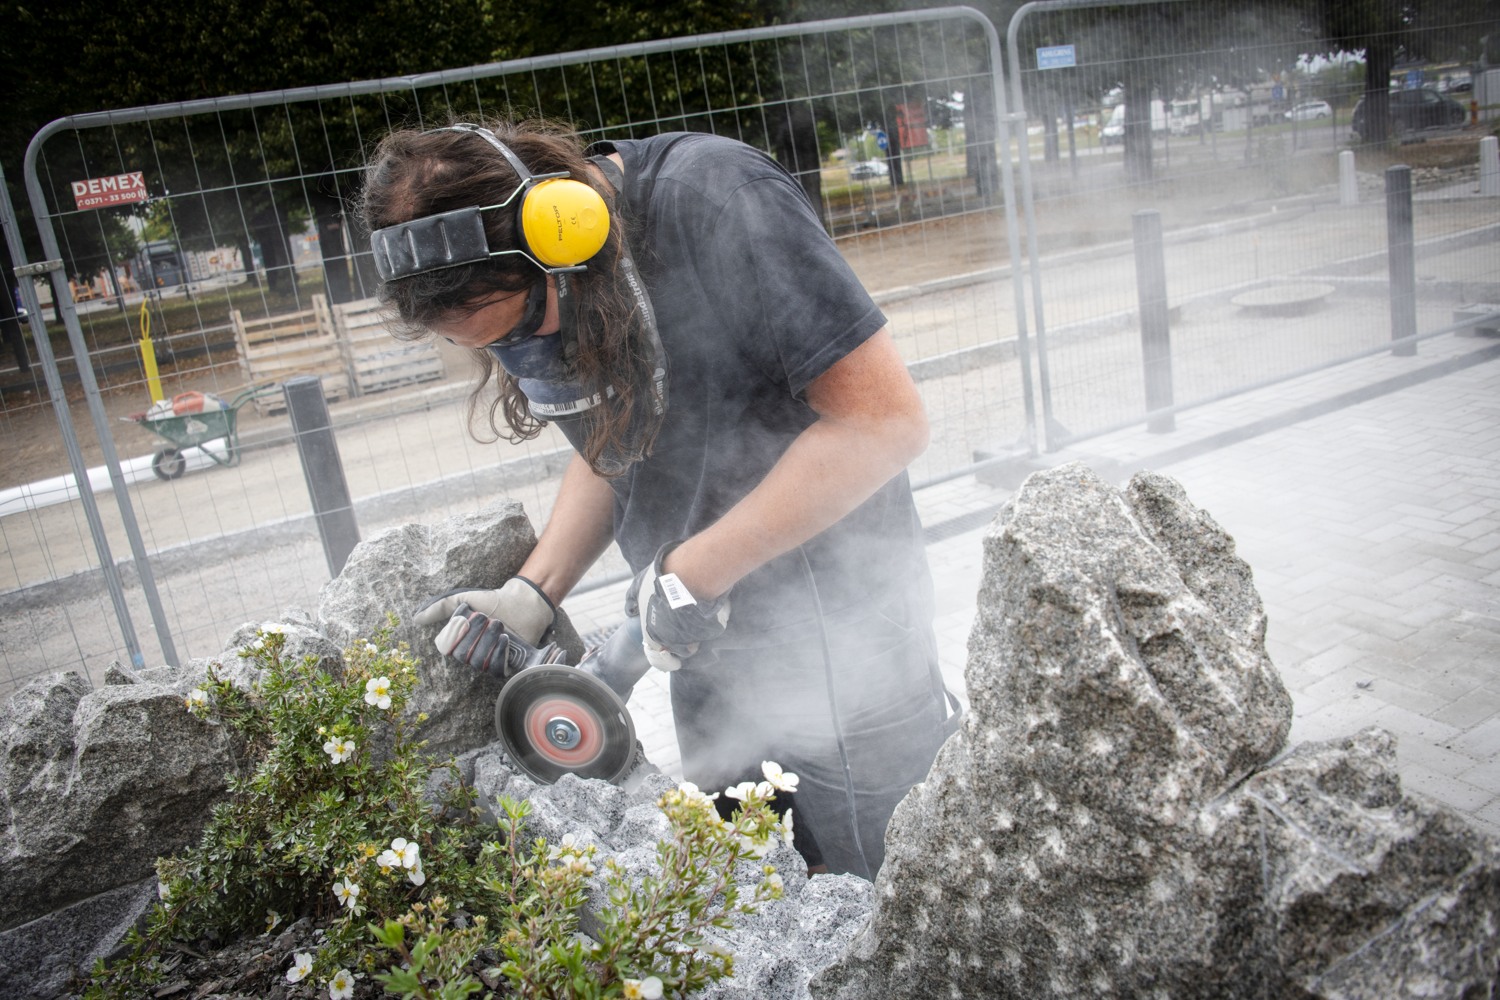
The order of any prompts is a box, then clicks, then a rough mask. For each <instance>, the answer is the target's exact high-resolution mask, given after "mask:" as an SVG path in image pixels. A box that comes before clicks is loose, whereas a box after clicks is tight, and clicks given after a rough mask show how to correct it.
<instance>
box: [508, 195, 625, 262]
mask: <svg viewBox="0 0 1500 1000" xmlns="http://www.w3.org/2000/svg"><path fill="white" fill-rule="evenodd" d="M516 214H517V217H518V218H519V220H520V230H521V234H522V236H523V237H524V238H525V240H526V249H528V250H530V251H531V255H532V256H533V257H535V258H536V259H537V260H538V261H540V262H541V263H543V264H545V265H546V266H548V267H572V266H574V265H577V264H582V263H583V262H584V261H586V260H588V259H589V258H591V257H593V256H594V254H596V253H598V252H599V251H600V250H601V249H603V247H604V241H605V240H606V239H607V238H608V237H609V209H608V208H606V207H605V205H604V199H603V198H601V197H599V192H598V191H595V190H594V189H593V188H591V187H589V186H588V185H587V184H585V183H583V182H582V181H575V180H573V179H571V178H561V177H559V178H554V179H552V180H544V181H540V182H538V183H535V184H533V185H531V187H530V190H528V191H526V193H525V194H523V195H522V196H521V204H520V207H519V208H518V209H517V210H516Z"/></svg>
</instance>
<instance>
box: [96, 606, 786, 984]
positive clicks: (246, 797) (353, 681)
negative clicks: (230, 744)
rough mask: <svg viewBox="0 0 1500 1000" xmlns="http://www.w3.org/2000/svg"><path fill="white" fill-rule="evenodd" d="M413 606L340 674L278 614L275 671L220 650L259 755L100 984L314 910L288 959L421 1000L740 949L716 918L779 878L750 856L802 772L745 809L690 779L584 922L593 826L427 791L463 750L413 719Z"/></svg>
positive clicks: (635, 980)
mask: <svg viewBox="0 0 1500 1000" xmlns="http://www.w3.org/2000/svg"><path fill="white" fill-rule="evenodd" d="M394 626H395V621H394V619H392V620H391V622H390V623H389V624H388V625H387V627H386V628H385V629H382V630H381V631H380V632H379V633H377V634H376V635H375V636H374V637H373V640H372V641H370V642H358V643H355V644H354V646H352V647H351V648H350V649H348V650H346V651H345V654H344V665H343V669H342V670H341V671H339V672H336V673H325V672H324V671H322V670H320V669H319V668H318V667H317V665H316V661H315V659H313V658H307V659H305V660H302V661H296V660H293V659H291V658H288V657H286V656H285V655H284V652H285V648H286V641H285V636H283V635H282V634H280V633H279V632H278V631H275V630H274V629H272V630H264V631H262V632H260V633H259V635H258V637H257V639H256V640H255V642H254V643H253V645H252V646H251V647H250V648H247V649H245V650H243V651H241V654H240V655H241V656H242V657H244V658H245V659H247V660H249V661H250V662H251V663H252V664H253V665H254V666H255V667H257V668H259V670H260V678H259V680H258V681H257V682H256V683H255V684H254V685H253V686H252V687H250V688H249V689H244V688H240V687H237V686H235V685H234V684H232V683H230V682H229V681H228V680H226V679H224V678H223V677H222V676H221V675H220V674H219V672H218V671H217V670H212V669H211V670H210V672H209V675H208V677H207V679H206V681H205V683H204V684H203V685H202V686H201V687H199V688H197V689H195V690H194V691H192V692H191V693H190V694H189V695H188V697H187V698H186V707H187V710H188V711H190V712H192V713H193V714H194V715H196V716H198V717H200V718H202V719H203V720H204V721H205V723H206V724H216V725H227V726H231V727H233V728H235V729H236V730H238V731H239V733H240V734H241V735H242V737H243V739H244V741H245V743H246V745H247V746H248V748H249V753H248V757H249V760H250V762H251V766H250V767H249V768H248V770H247V771H246V772H245V773H244V774H242V775H239V776H236V777H234V778H232V779H231V782H230V789H229V790H230V796H229V798H228V800H227V801H225V802H224V803H222V804H221V805H220V806H218V807H217V808H216V809H215V810H214V812H213V816H212V818H211V820H210V822H209V825H208V827H207V829H206V830H205V831H204V834H203V836H202V838H201V839H200V841H199V843H198V844H197V846H195V847H193V848H190V849H188V850H186V851H184V852H183V853H182V854H180V855H178V856H177V857H174V858H167V859H162V860H160V861H159V862H158V864H157V872H158V877H159V880H160V884H161V902H160V903H159V904H158V905H157V906H156V907H154V908H153V911H152V913H151V914H150V916H149V919H148V921H147V924H146V926H145V929H144V930H141V931H133V932H132V933H131V935H130V937H129V944H130V954H129V955H128V957H126V958H125V959H122V960H121V961H119V962H117V963H116V964H114V965H113V966H105V965H104V964H103V963H102V962H101V963H100V964H99V965H98V966H97V967H96V969H95V971H94V977H93V981H92V984H91V986H90V988H89V990H88V992H87V994H86V997H88V998H90V1000H106V998H125V997H136V996H140V995H141V994H142V992H143V991H144V990H145V989H147V988H148V987H150V986H152V985H153V984H155V983H157V982H159V981H160V979H161V978H162V975H163V973H164V971H166V969H167V968H169V963H168V962H167V961H166V960H165V958H164V956H165V955H166V954H167V953H168V952H169V951H170V949H171V945H172V942H174V941H190V940H198V939H201V938H209V939H211V940H217V941H221V942H222V941H227V940H231V939H234V938H239V937H246V936H253V935H255V934H259V933H269V932H270V931H271V930H272V929H274V928H275V927H278V926H280V925H282V924H283V923H290V922H294V921H298V920H301V919H303V918H311V920H312V921H313V924H314V926H315V927H316V929H317V933H318V936H319V939H320V943H319V944H318V946H317V948H316V952H315V953H311V952H309V953H299V954H298V956H297V958H296V961H295V962H294V964H293V967H292V968H291V969H289V970H287V973H286V978H287V980H288V982H292V983H300V982H305V983H306V984H307V985H306V986H303V987H298V989H304V990H307V989H311V988H312V987H313V986H314V985H321V986H322V987H324V988H325V989H324V990H322V991H320V995H321V993H322V992H329V993H333V994H336V995H346V994H343V993H342V992H341V990H342V988H343V987H344V986H345V985H346V984H348V983H351V982H352V978H351V977H353V976H356V975H363V976H369V977H372V978H373V979H374V980H375V981H377V982H380V983H382V984H383V985H384V986H385V988H386V990H387V991H388V992H390V993H393V994H397V995H400V996H404V997H420V998H424V1000H436V998H442V1000H459V998H463V997H468V996H471V995H475V994H479V993H481V992H486V991H488V995H495V994H496V993H498V994H499V995H518V996H526V997H559V998H564V997H566V998H596V997H618V996H624V997H636V996H639V997H652V996H662V995H680V994H685V993H688V992H691V991H693V990H696V989H699V988H701V987H702V986H704V985H706V984H708V983H710V982H713V981H715V980H717V979H719V978H720V977H722V976H725V975H728V974H729V973H730V972H731V970H732V958H731V956H730V955H729V954H727V953H726V952H724V951H722V950H719V949H715V948H712V947H709V946H708V944H707V941H708V935H709V934H711V933H712V932H713V931H715V930H724V929H727V928H728V927H729V926H730V924H731V920H732V919H733V917H734V916H735V915H736V914H742V913H750V912H754V910H755V908H756V907H757V905H758V904H760V903H762V902H764V901H765V900H767V899H772V898H776V897H778V896H779V895H780V891H781V882H780V877H779V876H778V875H777V874H776V873H775V871H774V870H773V869H772V868H770V867H769V866H765V867H762V868H761V869H759V872H758V875H757V877H756V879H755V885H754V887H753V889H752V890H750V891H749V892H748V893H746V892H744V891H742V889H741V887H740V886H739V884H738V883H737V882H736V880H735V878H734V873H735V870H736V868H737V866H739V865H740V863H741V862H742V861H746V860H749V859H757V858H760V857H763V856H764V854H765V853H766V851H767V850H768V849H769V847H770V846H771V842H772V838H774V837H784V838H786V840H787V841H788V843H790V839H791V819H790V813H788V818H787V819H786V820H784V821H783V820H780V819H778V818H777V816H776V813H775V811H774V810H773V809H772V808H771V806H770V802H771V799H772V797H773V796H774V794H775V788H776V787H785V788H791V787H794V786H795V781H796V778H795V776H793V775H786V776H784V777H783V776H782V775H781V773H780V771H779V769H775V768H774V765H768V781H765V782H760V783H757V784H753V785H752V784H746V785H741V786H739V787H737V788H735V789H730V790H729V791H728V792H727V793H726V794H730V795H732V796H733V797H735V798H738V799H740V800H741V801H742V803H743V804H742V806H741V807H740V809H739V810H738V812H737V813H736V815H735V817H734V819H733V820H731V821H725V820H722V819H720V818H719V816H718V814H717V812H716V811H715V809H714V807H713V803H712V797H710V796H707V795H704V794H703V793H701V792H699V791H698V790H697V789H696V788H694V787H692V786H691V785H685V786H683V787H682V788H680V789H676V790H673V791H671V792H669V793H667V794H666V795H664V796H663V797H662V799H661V802H660V805H661V808H662V810H663V811H664V813H665V815H666V817H667V819H668V821H669V823H670V826H671V829H672V836H671V838H670V839H669V840H667V841H665V842H663V843H662V844H660V845H659V846H658V850H657V857H658V860H659V862H660V872H659V873H658V874H655V875H653V876H651V877H649V878H646V879H644V880H642V881H641V882H640V884H632V880H631V879H630V878H629V877H628V876H627V875H626V873H625V872H623V871H622V870H620V869H619V868H618V867H617V866H616V865H615V864H614V862H613V861H612V860H611V861H609V862H607V863H606V872H605V873H604V874H603V875H602V876H601V881H602V882H603V888H604V890H605V892H606V893H607V895H608V898H609V900H610V902H611V905H612V909H609V910H606V911H605V912H604V913H602V914H599V915H597V921H596V922H597V924H598V926H597V928H596V929H594V930H593V933H594V937H593V938H589V937H585V936H583V935H582V934H580V917H579V913H580V910H581V908H582V905H583V902H584V898H585V890H586V887H587V883H588V880H589V879H590V878H591V877H593V876H596V875H598V874H599V872H598V871H597V869H596V867H595V864H594V861H593V857H594V854H595V849H594V847H593V846H591V845H584V844H579V843H575V842H574V840H573V838H572V836H571V835H569V836H567V837H564V838H563V840H562V842H561V843H559V844H556V845H548V844H547V843H546V842H545V841H544V840H540V839H537V840H533V841H532V842H531V843H530V844H527V842H526V839H525V834H524V829H523V827H524V821H525V818H526V815H527V812H528V806H527V805H526V804H525V803H521V802H515V801H510V800H506V799H502V800H501V801H500V803H499V805H500V807H501V812H502V813H503V816H502V818H501V819H500V820H499V823H498V827H489V826H486V825H485V824H483V823H481V822H480V816H481V815H482V811H481V810H480V809H478V808H477V807H476V803H475V797H474V794H473V792H472V790H471V789H468V788H465V787H463V786H462V785H461V783H457V782H454V783H450V784H449V785H448V786H447V787H448V791H447V792H446V793H445V797H444V798H443V800H442V801H440V802H437V803H433V802H430V801H429V800H428V799H427V798H426V796H425V794H424V790H425V789H426V788H427V786H428V782H429V778H430V777H431V775H432V773H433V770H434V768H435V767H444V768H447V767H451V764H452V762H451V761H448V762H444V763H441V764H435V763H434V761H433V760H432V759H431V758H429V757H427V756H426V755H425V754H423V752H422V748H423V744H422V743H421V742H420V741H419V740H417V739H416V737H415V728H416V727H417V726H418V725H419V724H420V722H421V721H422V720H423V717H422V716H420V715H419V716H417V717H416V718H414V719H413V718H410V717H409V716H408V714H407V713H406V712H405V711H404V709H405V708H406V705H407V703H408V699H409V698H410V695H411V692H412V689H413V688H414V687H415V685H416V682H417V675H416V670H415V663H414V661H413V659H412V657H411V656H410V655H409V653H408V652H407V650H406V648H405V647H404V646H395V647H392V646H391V645H389V642H390V633H391V630H392V629H393V628H394ZM769 779H774V780H776V782H777V785H775V786H773V785H772V783H771V780H769ZM382 968H384V971H381V970H382Z"/></svg>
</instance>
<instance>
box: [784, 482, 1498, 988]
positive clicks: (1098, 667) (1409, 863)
mask: <svg viewBox="0 0 1500 1000" xmlns="http://www.w3.org/2000/svg"><path fill="white" fill-rule="evenodd" d="M978 604H979V611H978V616H977V618H976V622H975V625H974V630H973V633H972V635H971V638H970V643H969V661H968V664H967V674H966V680H967V689H968V694H969V697H970V706H971V707H970V711H969V713H968V716H967V718H966V719H965V722H964V726H963V728H962V730H961V731H960V732H959V733H958V734H956V735H955V736H954V737H953V738H952V739H950V740H949V742H948V743H947V744H946V745H945V746H944V747H943V749H942V751H941V752H940V754H939V755H938V758H937V761H936V762H935V764H934V766H933V769H932V772H931V774H930V776H929V778H928V780H927V781H926V782H925V783H923V784H921V785H918V786H917V787H916V788H915V789H913V790H912V792H911V793H910V794H909V795H908V796H907V798H906V799H905V800H904V801H903V802H902V803H901V805H900V806H899V807H898V809H897V811H896V814H895V816H894V818H893V820H892V823H891V826H890V830H889V832H888V834H887V841H886V846H887V850H886V861H885V866H884V868H882V870H881V872H880V874H879V876H878V878H877V880H876V885H875V902H874V909H873V912H872V915H871V919H870V922H869V923H868V925H867V926H866V927H865V928H864V929H863V930H862V931H861V933H860V935H859V936H858V938H857V939H856V940H855V942H854V943H853V944H852V945H851V947H850V948H849V949H848V951H847V952H846V953H845V954H844V955H843V956H842V958H841V959H840V960H839V961H838V962H836V963H834V964H833V965H832V966H830V967H829V968H827V969H825V970H823V971H822V972H821V973H819V974H818V975H817V977H816V978H815V979H814V981H813V983H812V992H813V995H814V996H817V997H822V998H864V997H869V996H874V995H885V996H922V997H929V996H930V997H938V996H954V997H978V996H983V997H1015V998H1022V997H1024V998H1027V1000H1039V998H1049V997H1058V998H1061V997H1075V996H1141V997H1185V996H1194V997H1225V998H1240V997H1243V998H1251V997H1255V998H1264V997H1277V998H1281V997H1349V998H1355V997H1375V996H1380V997H1406V996H1410V997H1417V996H1423V997H1427V996H1434V997H1436V996H1443V997H1455V998H1456V997H1467V996H1490V995H1493V992H1494V989H1495V975H1496V956H1497V933H1500V932H1497V928H1500V912H1497V911H1500V895H1497V876H1500V867H1497V864H1496V862H1497V855H1496V849H1495V846H1494V845H1493V844H1492V843H1490V842H1489V841H1488V840H1486V839H1485V838H1484V837H1482V836H1481V835H1479V834H1478V833H1477V832H1475V831H1473V830H1472V829H1471V828H1469V827H1468V826H1467V825H1466V824H1465V823H1464V822H1463V821H1462V820H1461V819H1459V818H1458V817H1456V816H1455V815H1454V814H1452V813H1451V812H1449V811H1447V810H1445V809H1442V808H1440V807H1436V806H1432V805H1428V804H1424V803H1422V802H1419V801H1417V800H1415V799H1413V798H1411V797H1409V796H1405V795H1403V794H1402V793H1401V791H1400V783H1399V779H1398V778H1397V775H1396V771H1395V760H1394V747H1393V745H1392V743H1391V740H1390V739H1389V737H1387V736H1385V735H1384V734H1381V733H1379V732H1375V731H1372V732H1366V733H1361V734H1358V735H1357V736H1355V737H1352V738H1350V739H1348V740H1343V741H1335V742H1333V743H1327V744H1318V745H1308V746H1303V747H1299V748H1298V749H1297V750H1295V751H1294V752H1292V753H1290V754H1288V755H1286V756H1285V757H1282V758H1279V759H1278V758H1277V756H1276V755H1277V754H1278V753H1280V752H1281V750H1282V748H1283V745H1284V743H1285V740H1286V736H1287V733H1288V730H1289V725H1290V720H1291V702H1290V699H1289V698H1288V696H1287V693H1286V691H1285V689H1284V687H1283V686H1282V684H1281V683H1280V680H1279V679H1278V677H1277V674H1276V672H1275V670H1274V668H1273V666H1272V664H1271V662H1270V661H1269V659H1268V658H1267V656H1266V653H1265V648H1264V637H1265V615H1264V612H1263V610H1262V607H1261V604H1260V601H1259V598H1258V597H1257V595H1256V593H1255V590H1254V587H1253V584H1252V580H1251V574H1250V571H1249V568H1248V567H1247V566H1246V565H1245V564H1244V563H1243V562H1242V561H1241V560H1240V559H1239V558H1238V557H1236V556H1235V554H1234V545H1233V541H1232V539H1230V538H1229V536H1228V535H1227V534H1225V533H1224V531H1223V530H1222V529H1221V528H1219V526H1218V525H1217V524H1215V523H1214V521H1213V519H1212V518H1211V517H1209V515H1208V514H1206V513H1205V512H1203V511H1201V510H1198V509H1197V508H1195V507H1194V506H1193V505H1192V504H1191V503H1190V502H1189V501H1188V499H1187V497H1186V496H1185V494H1184V493H1183V491H1182V489H1181V487H1180V486H1179V485H1178V484H1176V483H1175V482H1174V481H1172V480H1170V479H1167V478H1165V477H1162V476H1159V475H1152V474H1141V475H1139V476H1137V477H1136V478H1135V479H1133V480H1132V481H1131V483H1130V484H1129V486H1128V487H1127V488H1126V489H1125V490H1124V491H1119V490H1116V489H1113V488H1111V487H1110V486H1108V485H1106V484H1105V483H1104V482H1103V481H1102V480H1100V479H1099V478H1098V477H1097V476H1095V475H1094V474H1093V473H1091V472H1090V471H1089V470H1088V469H1087V468H1085V467H1083V466H1081V465H1076V464H1075V465H1068V466H1063V467H1060V468H1057V469H1053V470H1050V471H1048V472H1044V473H1038V474H1035V475H1033V476H1032V477H1030V478H1029V479H1028V480H1027V481H1026V482H1025V483H1024V484H1023V485H1022V487H1021V489H1020V490H1019V491H1018V492H1017V494H1016V496H1015V497H1014V498H1013V500H1012V502H1011V503H1010V504H1008V505H1007V507H1006V508H1005V509H1004V510H1003V511H1002V512H1001V514H1000V515H999V517H998V518H997V519H996V523H995V524H994V526H993V527H992V528H991V530H990V532H989V533H988V535H987V537H986V539H985V569H984V579H983V584H982V589H981V593H980V598H979V602H978Z"/></svg>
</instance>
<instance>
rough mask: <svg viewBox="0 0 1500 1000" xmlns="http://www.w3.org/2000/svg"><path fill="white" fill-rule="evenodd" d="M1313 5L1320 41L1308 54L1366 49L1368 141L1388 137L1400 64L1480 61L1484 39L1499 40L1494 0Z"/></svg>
mask: <svg viewBox="0 0 1500 1000" xmlns="http://www.w3.org/2000/svg"><path fill="white" fill-rule="evenodd" d="M1316 10H1317V14H1318V17H1319V21H1318V24H1319V28H1320V31H1319V44H1317V45H1316V46H1314V47H1312V48H1311V49H1310V52H1309V54H1317V55H1327V54H1333V53H1350V52H1363V53H1364V61H1365V94H1364V101H1365V114H1364V120H1365V134H1364V135H1363V138H1364V139H1365V141H1367V142H1382V141H1384V140H1385V139H1386V138H1387V137H1388V136H1387V126H1388V125H1389V123H1390V101H1389V97H1388V95H1389V93H1390V80H1391V73H1392V71H1393V70H1394V69H1395V68H1396V66H1397V65H1398V64H1399V63H1401V62H1406V61H1417V60H1421V59H1434V60H1457V61H1462V62H1469V63H1478V62H1480V60H1481V58H1482V56H1483V45H1484V41H1485V39H1486V38H1489V39H1500V5H1497V4H1496V3H1495V2H1494V0H1317V3H1316Z"/></svg>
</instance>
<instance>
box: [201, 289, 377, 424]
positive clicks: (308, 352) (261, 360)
mask: <svg viewBox="0 0 1500 1000" xmlns="http://www.w3.org/2000/svg"><path fill="white" fill-rule="evenodd" d="M229 319H230V322H231V324H232V325H233V326H234V340H235V349H236V350H237V351H238V352H239V356H240V365H241V366H242V367H243V368H244V369H245V376H246V378H247V379H248V380H249V381H250V382H251V383H254V384H259V383H263V382H282V381H284V380H286V379H289V378H291V377H292V376H294V375H318V376H321V377H322V379H323V396H324V397H325V398H327V399H330V400H334V399H347V398H348V396H349V372H348V369H347V368H346V366H345V363H344V355H343V352H342V351H341V350H340V348H339V338H338V335H337V333H335V331H334V328H333V320H332V316H331V315H330V313H329V309H328V298H327V296H324V295H314V296H312V306H311V307H310V308H308V309H303V310H300V311H298V312H293V313H282V314H280V315H278V316H264V317H252V318H248V319H247V318H246V317H245V315H244V314H243V313H242V312H241V311H240V310H238V309H234V310H231V311H230V314H229ZM255 407H256V409H258V410H259V411H260V412H261V413H280V412H281V411H283V410H285V409H286V400H285V398H283V397H282V396H281V395H280V394H279V393H273V394H270V395H266V396H261V397H257V398H256V400H255Z"/></svg>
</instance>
